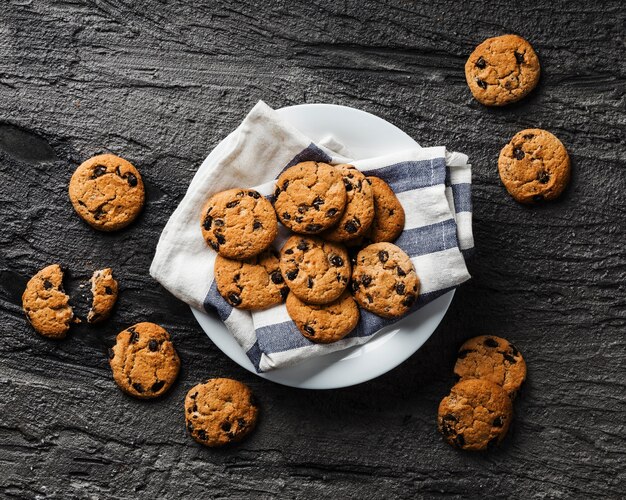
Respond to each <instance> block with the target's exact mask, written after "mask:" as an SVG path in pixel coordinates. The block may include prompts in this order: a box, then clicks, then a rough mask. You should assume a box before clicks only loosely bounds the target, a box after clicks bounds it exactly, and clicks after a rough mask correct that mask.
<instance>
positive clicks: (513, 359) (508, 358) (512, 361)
mask: <svg viewBox="0 0 626 500" xmlns="http://www.w3.org/2000/svg"><path fill="white" fill-rule="evenodd" d="M502 355H503V356H504V359H506V360H507V361H508V362H509V363H511V364H512V365H514V364H515V363H517V360H516V359H515V358H514V357H513V356H511V355H510V354H507V353H505V352H503V353H502Z"/></svg>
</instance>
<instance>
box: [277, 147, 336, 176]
mask: <svg viewBox="0 0 626 500" xmlns="http://www.w3.org/2000/svg"><path fill="white" fill-rule="evenodd" d="M331 160H332V158H331V157H330V156H328V155H327V154H326V153H324V151H322V150H321V149H320V148H319V147H318V146H316V145H315V144H313V143H311V144H309V145H308V146H307V148H306V149H303V150H302V151H300V152H299V153H298V154H297V155H296V156H294V157H293V158H292V159H291V161H290V162H289V163H287V165H285V168H283V169H282V170H281V171H280V174H282V173H283V172H284V171H285V170H287V169H288V168H289V167H293V166H294V165H297V164H298V163H301V162H303V161H320V162H323V163H330V161H331ZM280 174H278V175H277V176H276V177H278V176H279V175H280Z"/></svg>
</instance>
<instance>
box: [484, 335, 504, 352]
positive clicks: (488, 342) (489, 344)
mask: <svg viewBox="0 0 626 500" xmlns="http://www.w3.org/2000/svg"><path fill="white" fill-rule="evenodd" d="M485 345H486V346H487V347H493V348H494V349H495V348H496V347H499V346H500V344H498V342H497V341H496V340H495V339H492V338H491V337H487V338H486V339H485Z"/></svg>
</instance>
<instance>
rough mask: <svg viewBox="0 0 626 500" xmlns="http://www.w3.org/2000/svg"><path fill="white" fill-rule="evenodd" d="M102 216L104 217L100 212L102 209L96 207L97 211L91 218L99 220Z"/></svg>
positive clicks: (102, 211)
mask: <svg viewBox="0 0 626 500" xmlns="http://www.w3.org/2000/svg"><path fill="white" fill-rule="evenodd" d="M103 215H104V210H102V207H98V209H97V210H96V211H95V212H94V214H93V218H94V219H96V220H99V219H100V217H102V216H103Z"/></svg>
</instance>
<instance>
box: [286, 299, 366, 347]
mask: <svg viewBox="0 0 626 500" xmlns="http://www.w3.org/2000/svg"><path fill="white" fill-rule="evenodd" d="M287 312H288V313H289V316H290V317H291V319H292V320H293V322H294V323H295V324H296V326H297V327H298V330H300V332H301V333H302V335H304V336H305V337H306V338H307V339H309V340H311V341H313V342H318V343H320V344H328V343H331V342H336V341H337V340H341V339H342V338H344V337H345V336H346V335H348V334H349V333H350V332H351V331H352V330H354V328H355V327H356V325H357V323H358V322H359V308H358V307H357V305H356V302H355V301H354V299H353V298H352V295H350V293H349V292H348V291H347V290H346V291H344V292H343V294H342V295H341V297H339V298H338V299H337V300H335V301H334V302H331V303H329V304H323V305H314V304H305V303H304V302H302V301H301V300H300V299H299V298H298V297H296V296H295V295H294V294H293V293H290V294H289V296H288V297H287Z"/></svg>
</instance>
